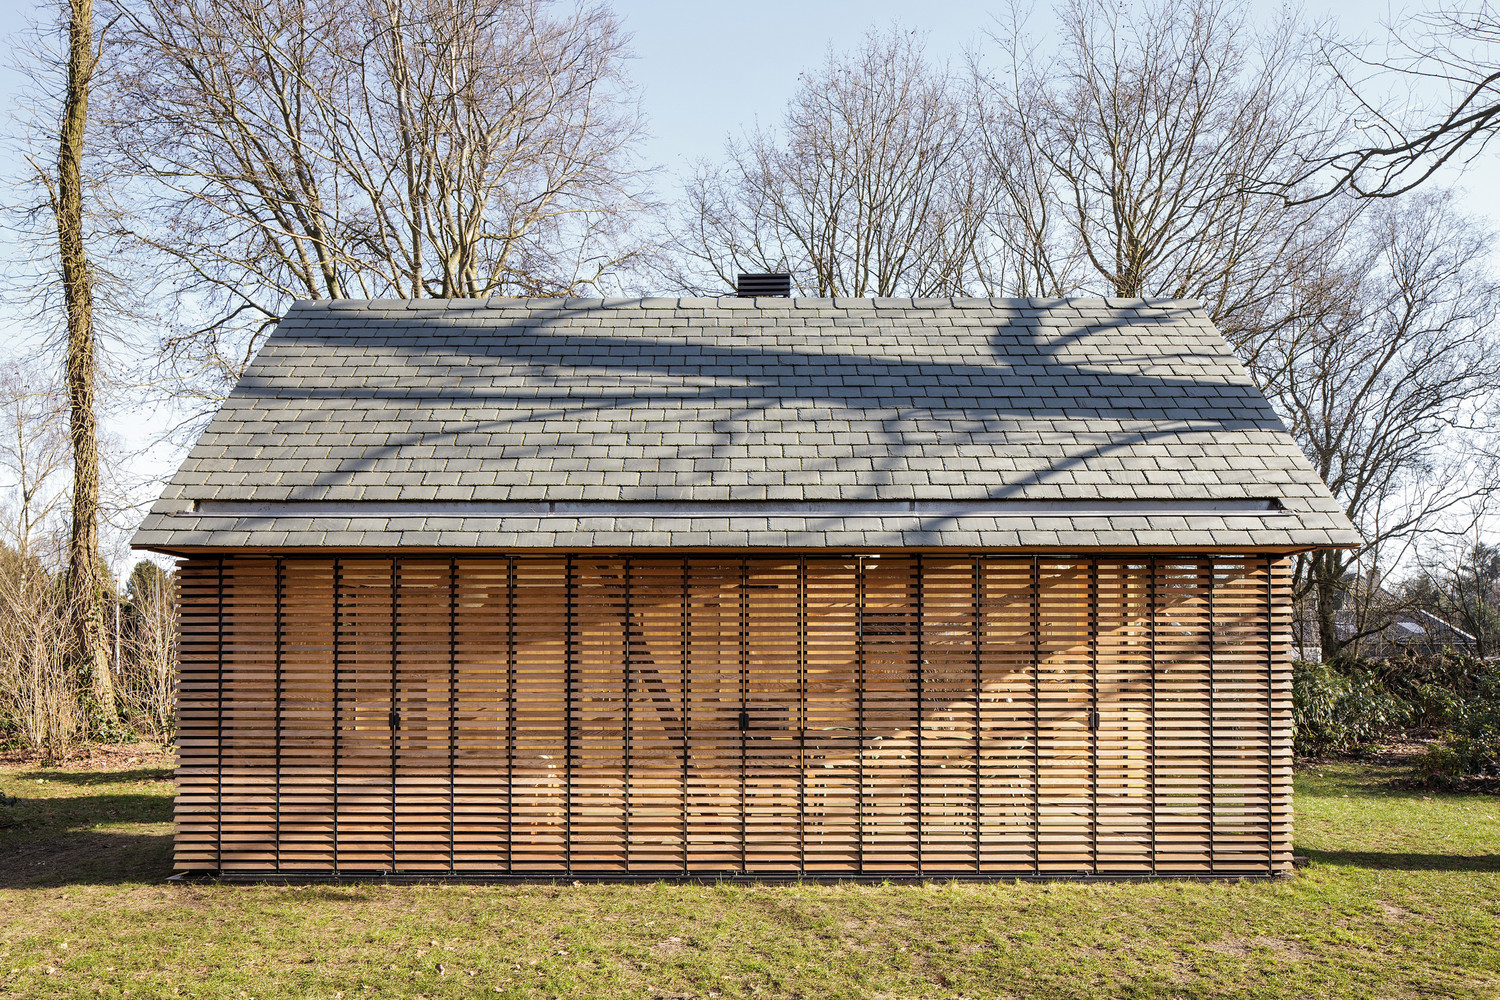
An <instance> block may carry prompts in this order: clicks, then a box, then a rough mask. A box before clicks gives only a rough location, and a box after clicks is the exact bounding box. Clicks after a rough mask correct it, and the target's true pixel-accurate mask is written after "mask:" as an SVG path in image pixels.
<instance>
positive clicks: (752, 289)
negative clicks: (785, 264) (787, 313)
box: [735, 274, 792, 299]
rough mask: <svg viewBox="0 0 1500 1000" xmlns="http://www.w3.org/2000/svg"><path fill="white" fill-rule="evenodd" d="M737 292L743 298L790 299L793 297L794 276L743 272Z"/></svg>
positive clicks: (736, 288) (736, 287)
mask: <svg viewBox="0 0 1500 1000" xmlns="http://www.w3.org/2000/svg"><path fill="white" fill-rule="evenodd" d="M735 294H736V295H738V296H739V297H740V298H742V299H753V298H755V297H757V296H768V297H770V298H778V299H789V298H791V297H792V276H791V275H790V274H742V275H740V280H739V284H738V285H736V286H735Z"/></svg>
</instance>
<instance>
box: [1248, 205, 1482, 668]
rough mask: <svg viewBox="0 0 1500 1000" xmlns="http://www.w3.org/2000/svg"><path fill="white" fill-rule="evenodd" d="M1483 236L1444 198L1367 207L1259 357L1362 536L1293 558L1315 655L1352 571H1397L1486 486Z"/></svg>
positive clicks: (1334, 635) (1329, 644) (1280, 404)
mask: <svg viewBox="0 0 1500 1000" xmlns="http://www.w3.org/2000/svg"><path fill="white" fill-rule="evenodd" d="M1489 242H1490V236H1489V234H1488V233H1486V232H1484V231H1483V230H1482V229H1480V228H1479V227H1477V226H1476V225H1475V224H1474V223H1473V222H1472V221H1471V220H1468V219H1466V218H1465V217H1463V216H1461V215H1460V214H1459V213H1458V212H1457V211H1456V209H1455V208H1454V206H1453V204H1452V198H1451V196H1450V195H1449V194H1447V193H1443V192H1433V193H1428V194H1421V195H1418V196H1413V197H1412V198H1410V199H1407V200H1405V201H1403V202H1399V203H1387V204H1383V205H1380V206H1379V207H1378V208H1377V209H1376V210H1374V211H1373V212H1371V213H1370V214H1369V215H1368V216H1367V218H1365V219H1364V221H1363V222H1362V224H1361V226H1360V228H1359V229H1358V231H1357V232H1356V233H1355V234H1354V238H1353V239H1351V240H1350V241H1349V242H1348V244H1347V246H1346V249H1345V250H1344V252H1343V253H1342V255H1341V257H1340V259H1339V260H1337V261H1336V262H1335V266H1334V267H1332V268H1330V269H1329V270H1327V271H1324V272H1322V273H1321V274H1314V275H1305V276H1303V277H1302V279H1301V284H1300V287H1299V288H1298V289H1297V291H1296V293H1295V299H1296V301H1295V309H1294V313H1295V315H1296V321H1295V322H1294V323H1290V324H1288V325H1286V326H1284V327H1282V328H1281V329H1279V330H1277V331H1276V332H1275V333H1273V334H1272V335H1271V336H1270V337H1268V338H1267V340H1266V342H1265V343H1264V344H1263V345H1262V350H1261V352H1260V354H1259V355H1258V357H1257V363H1258V367H1257V372H1256V374H1257V378H1258V381H1260V382H1261V384H1262V386H1263V388H1265V389H1266V391H1267V393H1268V395H1269V396H1270V397H1271V399H1272V401H1273V403H1275V405H1276V406H1277V408H1278V409H1279V410H1280V411H1281V413H1282V416H1283V419H1284V420H1285V421H1286V423H1287V425H1288V428H1289V429H1290V430H1291V432H1292V434H1293V436H1295V437H1296V439H1297V441H1298V443H1299V444H1300V445H1301V446H1302V449H1303V451H1304V452H1305V453H1306V454H1307V456H1308V458H1309V459H1310V460H1311V461H1312V464H1313V468H1314V469H1316V470H1317V472H1318V474H1319V475H1320V476H1321V477H1322V478H1323V481H1324V482H1325V483H1327V484H1328V487H1329V489H1331V490H1332V491H1333V494H1334V496H1336V497H1337V498H1338V499H1339V501H1340V502H1341V503H1342V504H1343V505H1344V509H1345V511H1346V512H1347V513H1348V514H1349V517H1350V519H1351V520H1353V521H1354V523H1355V525H1356V526H1357V527H1358V528H1359V529H1360V531H1361V533H1362V534H1363V535H1364V537H1365V539H1366V541H1367V546H1366V548H1365V549H1364V550H1363V551H1361V552H1349V551H1340V550H1329V551H1325V552H1320V553H1317V554H1314V555H1311V556H1305V557H1302V559H1301V560H1300V562H1299V566H1298V569H1297V576H1296V587H1297V590H1298V593H1299V595H1304V594H1311V595H1312V596H1313V597H1314V598H1315V599H1316V602H1317V609H1318V623H1319V632H1320V639H1321V642H1322V645H1323V649H1324V653H1325V656H1333V655H1336V654H1337V653H1338V651H1339V650H1340V649H1342V648H1343V646H1344V645H1346V644H1347V642H1348V641H1349V640H1350V638H1351V636H1349V635H1344V636H1340V635H1339V634H1338V631H1337V629H1336V628H1335V620H1334V612H1335V610H1336V609H1337V608H1339V607H1340V606H1341V605H1342V604H1343V603H1344V602H1345V601H1346V600H1347V599H1349V597H1350V587H1349V583H1350V581H1351V580H1352V579H1354V576H1353V573H1352V571H1353V570H1354V568H1355V566H1356V565H1357V564H1358V563H1363V564H1364V565H1366V566H1372V567H1373V566H1379V565H1389V564H1391V563H1393V562H1395V561H1396V557H1397V556H1398V554H1399V553H1398V552H1397V551H1395V550H1396V549H1397V548H1398V547H1399V546H1401V545H1404V544H1407V543H1409V542H1410V541H1411V540H1412V539H1413V538H1414V537H1415V536H1416V535H1417V534H1418V533H1419V532H1428V533H1431V532H1432V531H1434V530H1436V529H1437V527H1438V523H1437V522H1438V520H1439V519H1440V518H1441V517H1442V516H1443V515H1444V514H1446V513H1448V512H1450V511H1455V510H1457V509H1459V508H1460V507H1461V505H1463V504H1465V503H1467V502H1470V501H1472V500H1474V499H1475V498H1476V497H1479V496H1481V495H1482V494H1484V493H1485V492H1486V491H1489V490H1493V489H1494V484H1495V483H1496V481H1497V478H1496V476H1495V475H1494V472H1495V469H1494V464H1493V462H1488V461H1486V460H1484V459H1483V453H1482V451H1481V450H1480V449H1479V448H1477V447H1476V444H1477V443H1478V442H1477V440H1476V437H1475V436H1476V435H1477V434H1478V433H1479V432H1481V431H1482V429H1483V427H1484V425H1485V424H1486V423H1487V422H1488V420H1489V419H1490V414H1488V413H1487V412H1486V411H1487V410H1488V409H1489V408H1491V407H1492V406H1493V399H1494V398H1495V395H1496V394H1497V393H1500V345H1497V344H1496V340H1495V335H1494V331H1493V325H1494V323H1495V321H1496V318H1497V315H1500V288H1497V285H1496V282H1495V279H1494V277H1493V276H1492V275H1491V274H1490V273H1489V271H1488V269H1487V264H1488V248H1489ZM1371 589H1372V588H1371ZM1366 617H1368V616H1366ZM1380 625H1381V623H1380V622H1378V621H1374V620H1373V619H1372V621H1371V624H1370V626H1369V627H1370V628H1371V629H1378V628H1379V627H1380Z"/></svg>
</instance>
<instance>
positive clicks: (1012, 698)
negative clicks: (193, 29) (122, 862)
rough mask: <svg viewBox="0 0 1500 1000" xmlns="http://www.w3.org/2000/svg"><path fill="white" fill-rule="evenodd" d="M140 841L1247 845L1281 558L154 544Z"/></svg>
mask: <svg viewBox="0 0 1500 1000" xmlns="http://www.w3.org/2000/svg"><path fill="white" fill-rule="evenodd" d="M180 587H181V597H182V631H183V643H182V681H181V692H180V725H181V728H180V735H179V747H180V755H181V756H180V766H179V771H178V797H177V815H176V820H177V848H176V851H177V853H176V866H177V868H178V869H179V870H180V871H183V872H219V873H225V874H247V875H248V874H268V875H269V874H280V875H291V876H328V875H376V874H411V875H437V876H441V875H486V876H527V877H535V876H544V877H545V876H559V877H581V876H603V877H637V876H639V877H672V876H741V875H749V876H761V877H773V876H774V877H781V876H804V877H806V876H811V877H855V876H858V877H872V876H873V877H908V876H935V877H946V876H957V877H988V876H1007V877H1009V876H1037V875H1040V876H1078V875H1089V876H1095V875H1097V876H1137V875H1264V874H1274V873H1277V872H1281V871H1285V870H1287V869H1288V868H1289V866H1290V863H1291V797H1290V779H1291V718H1290V716H1291V704H1290V699H1291V680H1290V635H1289V630H1290V614H1289V589H1288V588H1289V580H1288V570H1287V563H1286V561H1285V560H1284V559H1278V558H1275V557H1268V556H1213V555H1193V554H1183V555H1140V554H1138V555H1118V556H1115V555H1089V556H1078V557H1059V556H1053V555H1042V556H1033V555H1007V554H985V553H979V554H960V555H953V554H937V553H932V554H916V553H913V554H909V555H907V554H903V555H881V556H879V557H878V558H877V557H870V556H865V557H857V556H852V555H851V556H840V555H829V554H827V553H824V552H816V553H814V552H808V553H806V554H797V553H791V554H785V553H783V554H776V555H762V554H747V555H738V554H726V555H697V554H694V555H688V556H685V557H683V556H677V557H673V556H663V555H657V554H640V555H628V554H611V555H600V554H595V553H578V554H574V555H530V554H528V555H516V556H513V557H504V556H492V555H477V554H464V553H455V554H452V555H441V554H440V555H411V556H392V555H375V556H372V555H368V554H349V555H343V556H333V555H324V556H300V555H297V556H294V555H287V556H284V557H272V556H262V555H233V556H223V557H218V556H210V557H198V558H192V559H189V560H187V561H185V562H184V563H183V565H182V568H181V572H180Z"/></svg>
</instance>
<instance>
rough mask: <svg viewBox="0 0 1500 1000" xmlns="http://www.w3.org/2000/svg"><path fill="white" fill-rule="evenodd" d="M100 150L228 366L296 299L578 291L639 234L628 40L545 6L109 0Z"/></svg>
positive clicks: (209, 354) (212, 355) (608, 27)
mask: <svg viewBox="0 0 1500 1000" xmlns="http://www.w3.org/2000/svg"><path fill="white" fill-rule="evenodd" d="M116 2H117V3H119V4H120V5H121V10H122V12H123V15H124V18H125V23H126V25H127V30H125V31H124V32H123V33H122V37H121V39H120V43H119V55H118V64H117V67H116V69H115V72H114V75H113V77H112V79H111V80H110V87H111V95H112V98H113V103H112V107H111V114H110V119H109V123H108V126H109V128H108V131H109V134H110V136H111V140H112V141H111V146H112V149H113V150H114V152H115V154H116V155H117V157H118V158H119V160H120V162H121V164H122V165H123V168H124V169H126V170H128V171H129V172H131V173H133V174H134V175H135V176H137V177H138V178H140V179H142V180H143V181H145V182H148V183H141V184H137V185H135V187H134V188H133V191H134V192H136V193H137V195H138V196H139V197H138V200H137V201H136V202H135V203H134V204H133V205H132V208H133V212H132V214H133V216H134V217H135V218H136V219H138V220H142V225H141V228H140V229H139V235H140V236H141V238H142V239H144V240H145V241H146V243H148V244H149V245H150V246H151V247H153V248H155V249H156V250H157V251H158V252H160V253H162V254H164V255H166V256H167V257H168V258H170V259H171V260H173V261H175V262H176V264H177V265H178V277H179V279H180V281H181V287H182V288H183V289H184V290H186V291H188V292H190V293H192V295H191V296H190V297H189V299H188V301H189V302H191V303H192V305H193V307H194V309H195V310H196V316H197V319H198V322H196V323H192V322H187V320H188V319H189V318H190V317H185V318H184V322H186V324H187V325H186V326H184V327H182V328H181V329H179V331H178V333H177V336H176V337H175V338H174V339H173V341H172V343H171V345H170V346H171V347H172V348H173V349H174V350H175V351H176V352H178V354H179V355H180V356H181V357H182V358H186V359H192V360H193V361H195V362H197V363H200V364H203V365H206V366H207V367H208V368H209V369H210V370H212V371H215V372H217V373H218V374H220V375H221V376H224V377H233V376H235V375H236V374H237V373H238V371H239V370H240V369H241V368H242V367H243V364H244V362H245V360H246V359H247V358H248V356H249V354H250V353H251V352H252V351H253V350H254V346H255V344H256V338H257V336H258V335H259V334H260V333H261V332H263V331H264V330H265V329H267V328H268V326H269V325H270V324H272V323H273V322H274V320H275V318H276V317H277V316H278V315H279V314H280V313H281V311H282V310H283V308H284V305H285V303H286V301H287V300H288V299H292V298H343V297H379V296H399V297H422V296H440V297H455V296H484V295H491V294H516V293H523V294H542V295H546V294H566V293H570V292H573V291H576V290H578V289H580V288H582V287H584V286H587V285H589V284H590V283H595V282H599V281H601V280H604V279H605V278H607V276H608V275H609V274H611V273H612V272H613V271H614V270H616V269H618V268H619V267H621V266H622V265H623V263H624V262H626V261H628V260H630V259H631V258H633V256H635V255H636V254H638V253H640V252H641V244H640V243H639V242H632V241H631V240H629V239H627V238H626V228H627V222H628V219H629V217H630V216H631V214H632V213H633V212H635V211H636V210H638V209H639V208H641V207H642V206H643V204H644V202H643V197H642V193H641V191H640V189H639V187H638V182H639V179H640V178H639V175H638V172H637V171H636V169H635V167H634V165H633V158H632V157H633V149H634V147H635V145H636V144H637V142H638V141H639V140H640V138H641V137H642V132H643V125H642V119H641V117H640V114H639V111H638V109H637V106H636V103H635V99H634V96H633V93H632V91H631V88H630V86H629V84H628V81H627V79H626V76H625V71H624V60H625V58H626V55H627V49H626V46H627V42H628V38H627V37H626V35H625V34H624V32H623V31H622V30H621V28H620V25H619V22H618V21H617V20H616V18H615V17H614V16H613V15H612V14H611V13H610V12H609V10H608V9H607V8H606V7H603V6H576V7H572V8H566V7H560V6H559V5H558V4H557V3H555V2H552V0H329V2H324V3H310V2H307V0H183V2H177V0H116Z"/></svg>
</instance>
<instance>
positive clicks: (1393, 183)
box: [1298, 0, 1500, 198]
mask: <svg viewBox="0 0 1500 1000" xmlns="http://www.w3.org/2000/svg"><path fill="white" fill-rule="evenodd" d="M1326 52H1327V57H1328V61H1329V63H1330V65H1331V66H1332V67H1333V68H1334V70H1335V72H1336V73H1337V75H1338V78H1339V80H1340V82H1341V84H1342V87H1343V89H1344V90H1345V91H1346V92H1347V94H1348V95H1349V97H1350V98H1351V99H1352V101H1353V103H1354V108H1353V114H1352V118H1353V124H1354V127H1355V128H1356V129H1357V130H1358V132H1359V133H1360V136H1359V138H1358V139H1357V140H1356V141H1355V142H1354V143H1353V144H1351V145H1349V146H1345V147H1340V148H1339V149H1337V150H1335V151H1334V152H1332V153H1330V154H1328V155H1326V156H1322V157H1310V158H1309V161H1308V164H1307V167H1306V169H1305V171H1304V172H1303V173H1302V174H1301V175H1300V176H1299V177H1298V180H1301V181H1309V180H1310V181H1315V182H1317V183H1316V186H1314V187H1313V188H1312V192H1313V194H1312V195H1311V197H1327V196H1329V195H1333V194H1337V193H1340V192H1343V191H1350V192H1353V193H1355V194H1357V195H1360V196H1362V197H1366V198H1393V197H1395V196H1397V195H1400V194H1405V193H1406V192H1408V191H1410V190H1412V189H1413V188H1415V187H1416V186H1417V185H1419V184H1421V183H1423V182H1425V181H1427V180H1428V179H1429V178H1431V177H1432V175H1433V174H1434V173H1436V172H1437V171H1438V170H1440V169H1441V168H1442V167H1444V166H1445V165H1447V164H1449V163H1451V162H1464V163H1467V162H1470V161H1472V160H1473V158H1474V157H1476V156H1478V155H1479V154H1480V153H1482V152H1483V151H1484V149H1485V148H1486V147H1487V146H1488V145H1489V143H1490V141H1491V140H1492V139H1494V138H1495V136H1496V134H1497V133H1500V10H1497V9H1496V7H1495V6H1494V5H1493V4H1492V3H1489V2H1487V0H1486V2H1481V3H1480V4H1479V5H1478V6H1477V7H1475V8H1474V9H1470V10H1463V9H1449V10H1436V11H1423V12H1419V13H1415V14H1412V15H1410V16H1409V17H1407V18H1406V20H1405V21H1404V22H1402V23H1399V24H1394V25H1391V26H1390V30H1389V41H1388V42H1387V43H1386V45H1385V46H1384V47H1383V50H1382V51H1380V52H1378V53H1372V51H1371V48H1370V47H1369V46H1365V45H1355V44H1351V43H1349V42H1343V41H1330V42H1329V43H1328V44H1327V47H1326ZM1390 82H1394V83H1395V84H1396V85H1397V87H1398V91H1399V94H1398V96H1397V97H1396V98H1395V99H1390V98H1388V97H1387V96H1385V95H1384V92H1383V86H1382V85H1383V84H1385V83H1390ZM1433 104H1436V105H1438V109H1437V110H1428V109H1429V108H1430V107H1431V105H1433ZM1304 196H1306V195H1304Z"/></svg>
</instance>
